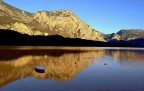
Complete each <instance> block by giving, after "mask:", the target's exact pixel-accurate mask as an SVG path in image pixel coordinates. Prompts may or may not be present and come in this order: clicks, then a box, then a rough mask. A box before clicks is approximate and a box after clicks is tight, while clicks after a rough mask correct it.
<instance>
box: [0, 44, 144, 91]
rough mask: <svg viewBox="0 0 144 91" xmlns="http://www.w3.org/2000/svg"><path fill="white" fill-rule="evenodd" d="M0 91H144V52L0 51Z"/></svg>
mask: <svg viewBox="0 0 144 91" xmlns="http://www.w3.org/2000/svg"><path fill="white" fill-rule="evenodd" d="M35 66H43V67H44V72H42V73H41V72H38V71H36V70H35ZM0 91H144V49H142V48H106V47H14V46H13V47H0Z"/></svg>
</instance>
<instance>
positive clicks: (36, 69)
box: [35, 66, 45, 73]
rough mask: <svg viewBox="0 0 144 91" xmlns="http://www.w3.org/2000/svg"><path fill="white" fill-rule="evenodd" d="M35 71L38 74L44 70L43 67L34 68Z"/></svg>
mask: <svg viewBox="0 0 144 91" xmlns="http://www.w3.org/2000/svg"><path fill="white" fill-rule="evenodd" d="M35 71H36V72H38V73H44V72H45V68H44V66H35Z"/></svg>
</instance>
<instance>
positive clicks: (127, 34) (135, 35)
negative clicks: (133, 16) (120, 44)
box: [104, 29, 144, 41]
mask: <svg viewBox="0 0 144 91" xmlns="http://www.w3.org/2000/svg"><path fill="white" fill-rule="evenodd" d="M104 37H105V39H106V40H107V41H111V40H124V41H129V40H136V39H140V38H144V30H143V29H122V30H120V31H118V32H117V33H112V34H108V35H104Z"/></svg>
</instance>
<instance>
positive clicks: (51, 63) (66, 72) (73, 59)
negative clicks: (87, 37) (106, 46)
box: [0, 50, 104, 86]
mask: <svg viewBox="0 0 144 91" xmlns="http://www.w3.org/2000/svg"><path fill="white" fill-rule="evenodd" d="M103 52H104V51H102V50H101V51H97V52H95V51H82V50H29V51H28V50H26V51H25V50H1V52H0V58H1V59H0V67H1V69H0V82H1V83H0V86H3V85H5V84H7V83H10V82H12V81H15V80H17V79H21V78H26V77H29V76H34V77H36V78H40V79H53V80H59V81H67V80H71V79H72V78H73V77H74V76H75V75H76V74H78V73H79V72H80V71H81V70H83V69H84V68H86V67H87V66H89V65H90V64H91V63H92V60H91V59H90V58H89V57H91V56H97V57H101V56H102V55H103ZM37 65H42V66H44V67H45V73H43V74H40V73H38V72H36V71H35V70H34V67H35V66H37Z"/></svg>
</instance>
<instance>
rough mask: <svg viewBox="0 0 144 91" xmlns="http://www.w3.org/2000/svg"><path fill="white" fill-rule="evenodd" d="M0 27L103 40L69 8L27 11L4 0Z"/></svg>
mask: <svg viewBox="0 0 144 91" xmlns="http://www.w3.org/2000/svg"><path fill="white" fill-rule="evenodd" d="M0 5H1V7H0V11H1V13H0V20H1V21H0V29H10V30H15V31H17V32H20V33H22V34H29V35H44V36H45V35H46V36H47V35H61V36H63V37H68V38H81V39H88V40H96V41H105V39H104V38H103V37H102V35H101V34H100V32H99V31H96V30H94V29H93V28H91V27H90V26H89V25H87V24H86V23H85V22H83V21H82V20H81V19H79V18H78V17H77V16H76V15H75V14H74V13H73V12H72V11H70V10H57V11H51V12H50V11H39V12H37V13H29V12H26V11H23V10H20V9H17V8H14V7H13V6H11V5H8V4H6V3H5V2H3V1H1V2H0Z"/></svg>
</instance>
